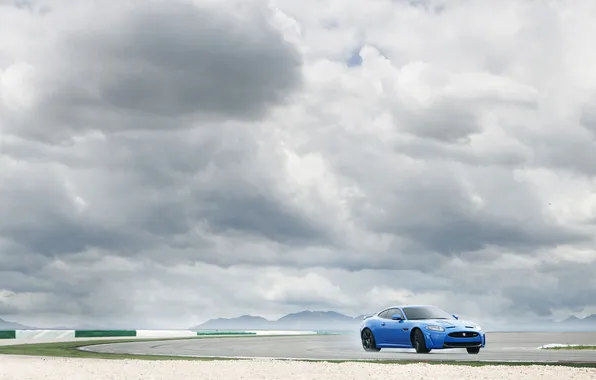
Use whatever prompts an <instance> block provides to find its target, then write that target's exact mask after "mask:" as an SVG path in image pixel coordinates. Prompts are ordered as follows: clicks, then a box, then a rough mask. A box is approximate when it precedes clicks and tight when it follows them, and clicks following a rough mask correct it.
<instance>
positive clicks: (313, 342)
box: [83, 332, 596, 363]
mask: <svg viewBox="0 0 596 380" xmlns="http://www.w3.org/2000/svg"><path fill="white" fill-rule="evenodd" d="M553 343H555V344H557V343H558V344H580V345H596V333H593V332H589V333H487V344H486V348H484V349H482V350H481V351H480V353H479V354H478V355H470V354H468V353H467V352H466V350H465V349H450V350H434V351H432V352H431V353H429V354H417V353H415V352H414V350H413V349H383V350H381V352H376V353H369V352H365V351H364V350H363V349H362V346H361V344H360V340H359V337H358V335H357V334H355V335H310V336H308V335H305V336H292V337H283V336H266V337H237V338H231V337H230V338H209V339H192V340H172V341H162V342H155V341H154V342H131V343H119V344H109V345H98V346H89V347H86V348H83V349H85V350H87V351H94V352H104V353H127V354H150V355H169V356H194V357H235V358H279V359H315V360H320V359H326V360H456V361H520V362H562V363H596V351H592V350H544V349H538V347H540V346H543V345H546V344H553Z"/></svg>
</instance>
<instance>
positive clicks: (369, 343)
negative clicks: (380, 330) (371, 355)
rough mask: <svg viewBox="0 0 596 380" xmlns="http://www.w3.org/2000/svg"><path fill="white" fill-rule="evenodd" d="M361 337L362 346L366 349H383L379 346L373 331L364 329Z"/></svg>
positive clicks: (370, 350) (371, 350)
mask: <svg viewBox="0 0 596 380" xmlns="http://www.w3.org/2000/svg"><path fill="white" fill-rule="evenodd" d="M360 337H361V338H362V348H364V351H368V352H379V351H381V349H380V348H378V347H377V342H376V341H375V336H374V335H373V333H372V331H370V330H369V329H364V330H363V331H362V335H361V336H360Z"/></svg>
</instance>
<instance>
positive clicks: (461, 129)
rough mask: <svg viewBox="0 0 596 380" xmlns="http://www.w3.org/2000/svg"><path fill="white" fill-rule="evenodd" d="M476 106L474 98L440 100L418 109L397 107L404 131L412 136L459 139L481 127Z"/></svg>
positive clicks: (450, 140)
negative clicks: (458, 100)
mask: <svg viewBox="0 0 596 380" xmlns="http://www.w3.org/2000/svg"><path fill="white" fill-rule="evenodd" d="M477 107H478V104H477V102H469V103H466V102H461V101H460V102H455V101H441V102H438V103H436V104H433V105H432V106H430V107H427V108H424V109H421V110H416V111H411V110H407V109H403V110H400V111H399V112H398V119H399V121H401V123H403V124H402V125H403V126H402V128H403V129H404V130H405V131H407V132H409V133H412V134H414V135H416V136H420V137H423V138H427V139H431V140H437V141H442V142H447V143H460V142H465V141H467V139H468V138H469V137H470V136H471V135H473V134H477V133H480V132H481V131H482V126H481V125H480V123H479V120H478V116H477V115H476V112H477V111H476V108H477Z"/></svg>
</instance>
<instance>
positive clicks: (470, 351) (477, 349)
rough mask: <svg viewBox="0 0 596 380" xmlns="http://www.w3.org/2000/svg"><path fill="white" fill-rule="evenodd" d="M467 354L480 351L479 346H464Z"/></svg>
mask: <svg viewBox="0 0 596 380" xmlns="http://www.w3.org/2000/svg"><path fill="white" fill-rule="evenodd" d="M466 350H467V351H468V354H477V353H479V352H480V347H468V348H466Z"/></svg>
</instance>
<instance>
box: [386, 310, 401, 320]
mask: <svg viewBox="0 0 596 380" xmlns="http://www.w3.org/2000/svg"><path fill="white" fill-rule="evenodd" d="M395 314H398V315H400V316H401V317H402V318H403V317H404V314H403V313H402V312H401V311H400V310H399V309H389V310H388V313H387V318H389V319H391V317H392V316H394V315H395Z"/></svg>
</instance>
